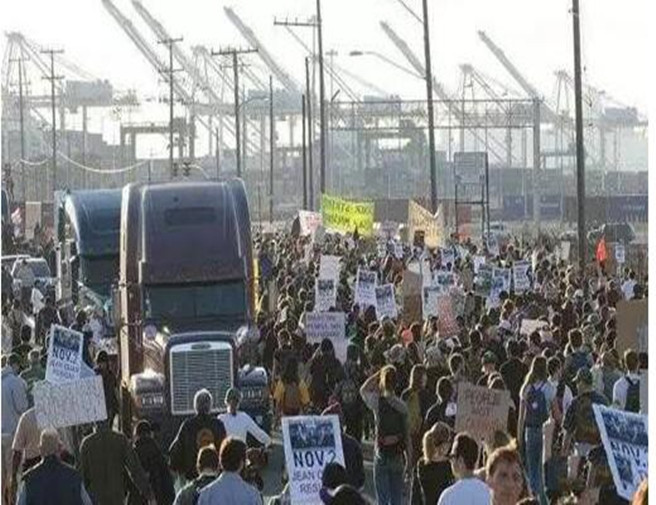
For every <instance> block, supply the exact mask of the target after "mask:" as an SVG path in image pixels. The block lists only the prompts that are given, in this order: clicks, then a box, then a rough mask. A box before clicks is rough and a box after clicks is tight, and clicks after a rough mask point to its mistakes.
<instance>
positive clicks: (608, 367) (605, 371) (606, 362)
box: [591, 349, 622, 400]
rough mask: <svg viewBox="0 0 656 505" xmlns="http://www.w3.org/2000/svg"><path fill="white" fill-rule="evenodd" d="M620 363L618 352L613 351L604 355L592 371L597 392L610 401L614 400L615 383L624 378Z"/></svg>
mask: <svg viewBox="0 0 656 505" xmlns="http://www.w3.org/2000/svg"><path fill="white" fill-rule="evenodd" d="M618 362H619V357H618V356H617V351H616V350H615V349H612V350H609V351H606V352H604V353H602V355H601V357H600V358H599V359H598V360H597V364H596V365H595V366H594V367H592V370H591V372H592V378H593V380H594V386H595V390H596V391H597V393H600V394H602V395H604V396H605V397H606V398H608V399H609V400H610V399H611V398H613V388H614V387H615V383H616V382H617V381H618V380H620V379H621V378H622V372H621V371H620V370H619V369H618V366H617V365H618Z"/></svg>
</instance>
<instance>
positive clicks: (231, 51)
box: [211, 48, 257, 177]
mask: <svg viewBox="0 0 656 505" xmlns="http://www.w3.org/2000/svg"><path fill="white" fill-rule="evenodd" d="M256 52H257V49H254V48H247V49H237V48H228V49H221V50H219V51H212V52H211V54H212V56H232V72H233V85H234V93H235V158H236V161H237V177H241V151H240V149H241V125H240V124H239V55H240V54H248V53H256Z"/></svg>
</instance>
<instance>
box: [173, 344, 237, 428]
mask: <svg viewBox="0 0 656 505" xmlns="http://www.w3.org/2000/svg"><path fill="white" fill-rule="evenodd" d="M195 347H202V348H197V349H196V348H195ZM170 370H171V385H170V386H171V412H172V413H173V414H174V415H187V414H193V413H194V395H195V394H196V392H197V391H198V390H200V389H203V388H205V389H207V390H208V391H209V392H210V393H212V399H213V405H212V407H213V411H218V410H219V407H220V406H222V405H223V399H224V398H225V394H226V391H227V390H228V388H230V387H231V386H232V385H233V377H234V376H233V369H232V349H231V347H230V345H229V344H225V343H211V344H210V343H206V344H205V343H204V344H203V345H197V344H191V345H181V346H176V347H174V348H173V349H172V350H171V368H170Z"/></svg>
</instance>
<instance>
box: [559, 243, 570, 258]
mask: <svg viewBox="0 0 656 505" xmlns="http://www.w3.org/2000/svg"><path fill="white" fill-rule="evenodd" d="M571 248H572V243H571V242H569V241H568V240H563V241H561V242H560V259H561V260H562V261H569V253H570V249H571Z"/></svg>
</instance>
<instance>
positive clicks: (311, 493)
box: [282, 415, 345, 505]
mask: <svg viewBox="0 0 656 505" xmlns="http://www.w3.org/2000/svg"><path fill="white" fill-rule="evenodd" d="M282 439H283V447H284V450H285V465H286V468H287V475H288V477H289V494H290V498H291V502H292V504H294V505H296V504H303V505H306V504H307V505H315V504H316V505H320V504H322V503H323V501H322V500H321V497H320V496H319V491H320V490H321V487H322V483H321V477H322V475H323V469H324V467H325V466H326V465H327V464H328V463H339V464H340V465H342V466H345V463H344V454H343V452H342V436H341V429H340V424H339V417H338V416H336V415H330V416H295V417H283V418H282Z"/></svg>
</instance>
